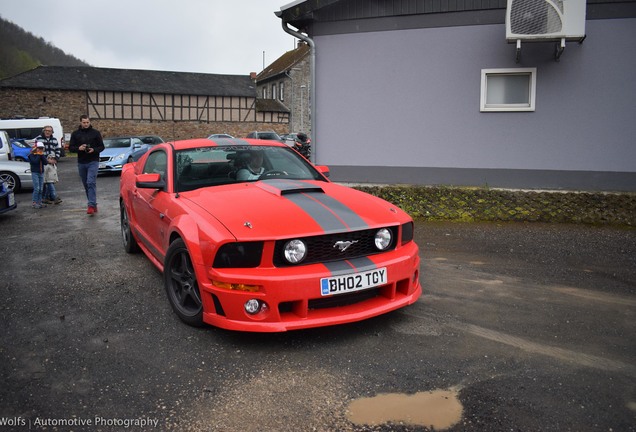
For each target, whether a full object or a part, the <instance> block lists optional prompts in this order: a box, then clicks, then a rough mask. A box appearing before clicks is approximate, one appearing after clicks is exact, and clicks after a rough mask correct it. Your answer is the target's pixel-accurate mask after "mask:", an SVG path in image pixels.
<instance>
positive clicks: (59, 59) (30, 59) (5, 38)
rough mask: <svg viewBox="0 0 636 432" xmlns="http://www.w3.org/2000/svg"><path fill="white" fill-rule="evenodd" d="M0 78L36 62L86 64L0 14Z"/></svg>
mask: <svg viewBox="0 0 636 432" xmlns="http://www.w3.org/2000/svg"><path fill="white" fill-rule="evenodd" d="M0 41H2V43H0V79H4V78H8V77H10V76H13V75H16V74H19V73H21V72H24V71H27V70H30V69H33V68H35V67H37V66H40V65H47V66H90V65H89V64H87V63H85V62H83V61H82V60H79V59H77V58H76V57H73V56H72V55H69V54H66V53H65V52H64V51H62V50H61V49H59V48H56V47H55V46H53V45H51V44H50V43H49V42H46V41H45V40H44V39H42V38H41V37H37V36H35V35H33V34H32V33H29V32H27V31H25V30H24V29H22V28H21V27H19V26H17V25H15V24H14V23H12V22H11V21H7V20H5V19H4V18H2V17H0Z"/></svg>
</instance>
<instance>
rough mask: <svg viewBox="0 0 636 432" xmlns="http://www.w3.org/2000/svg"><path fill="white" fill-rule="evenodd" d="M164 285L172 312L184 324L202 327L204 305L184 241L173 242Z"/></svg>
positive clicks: (169, 252)
mask: <svg viewBox="0 0 636 432" xmlns="http://www.w3.org/2000/svg"><path fill="white" fill-rule="evenodd" d="M163 283H164V286H165V289H166V294H167V295H168V300H169V301H170V306H172V310H173V311H174V312H175V313H176V314H177V316H178V317H179V319H181V321H183V322H184V323H186V324H188V325H190V326H193V327H201V326H202V325H203V305H202V303H201V293H200V292H199V284H198V283H197V277H196V274H195V273H194V267H193V265H192V259H191V258H190V253H189V252H188V248H187V247H186V245H185V243H184V241H183V240H182V239H177V240H175V241H173V242H172V244H171V245H170V247H169V248H168V253H167V254H166V259H165V261H164V265H163Z"/></svg>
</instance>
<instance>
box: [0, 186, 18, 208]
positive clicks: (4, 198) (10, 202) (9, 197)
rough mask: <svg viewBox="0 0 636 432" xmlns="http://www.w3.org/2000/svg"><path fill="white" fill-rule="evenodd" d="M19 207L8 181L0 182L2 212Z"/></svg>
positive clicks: (0, 206)
mask: <svg viewBox="0 0 636 432" xmlns="http://www.w3.org/2000/svg"><path fill="white" fill-rule="evenodd" d="M17 207H18V205H17V203H16V202H15V195H14V192H13V189H11V188H9V185H8V184H7V183H6V182H0V214H2V213H6V212H8V211H10V210H15V209H16V208H17Z"/></svg>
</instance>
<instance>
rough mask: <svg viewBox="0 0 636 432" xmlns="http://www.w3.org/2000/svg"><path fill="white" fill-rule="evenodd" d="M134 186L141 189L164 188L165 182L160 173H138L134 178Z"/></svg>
mask: <svg viewBox="0 0 636 432" xmlns="http://www.w3.org/2000/svg"><path fill="white" fill-rule="evenodd" d="M135 186H137V187H138V188H142V189H161V190H165V188H166V182H165V181H164V180H162V179H161V174H158V173H149V174H139V175H138V176H137V177H136V178H135Z"/></svg>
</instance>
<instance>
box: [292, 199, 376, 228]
mask: <svg viewBox="0 0 636 432" xmlns="http://www.w3.org/2000/svg"><path fill="white" fill-rule="evenodd" d="M284 197H285V198H287V199H288V200H290V201H291V202H293V203H294V204H296V205H297V206H298V207H300V208H301V209H303V210H304V211H305V212H306V213H307V214H308V215H309V216H311V217H312V218H313V219H314V221H316V223H318V225H320V226H321V227H322V229H323V231H324V232H325V233H332V232H337V231H343V230H347V231H357V230H362V229H367V228H369V226H368V225H367V224H366V223H365V222H364V221H363V220H362V218H360V216H358V215H357V214H355V213H354V212H353V211H352V210H351V209H350V208H348V207H346V206H345V205H344V204H342V203H340V202H339V201H337V200H335V199H333V198H330V197H328V196H326V195H325V194H324V193H317V192H309V193H298V194H289V195H284Z"/></svg>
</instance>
